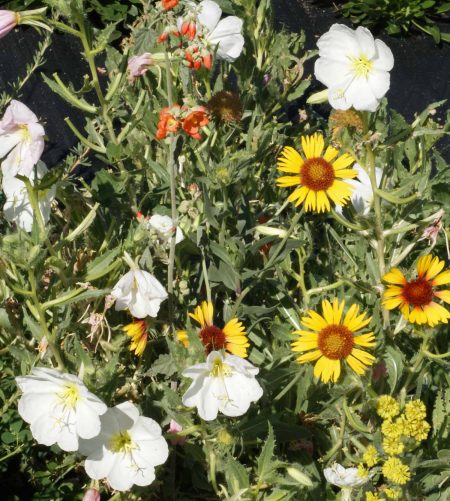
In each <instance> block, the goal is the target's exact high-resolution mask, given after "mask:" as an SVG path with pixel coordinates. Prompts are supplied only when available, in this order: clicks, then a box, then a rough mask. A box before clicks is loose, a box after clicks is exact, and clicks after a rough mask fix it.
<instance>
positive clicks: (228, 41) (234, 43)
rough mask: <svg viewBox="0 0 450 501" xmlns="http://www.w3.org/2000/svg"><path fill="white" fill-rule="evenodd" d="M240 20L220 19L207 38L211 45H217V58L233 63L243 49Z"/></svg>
mask: <svg viewBox="0 0 450 501" xmlns="http://www.w3.org/2000/svg"><path fill="white" fill-rule="evenodd" d="M241 30H242V19H239V18H238V17H236V16H228V17H226V18H225V19H222V20H221V21H220V23H219V24H218V25H217V28H216V29H215V30H214V31H213V32H212V33H211V34H210V35H209V36H208V41H209V43H211V45H218V46H219V47H218V49H217V57H219V58H220V59H223V60H225V61H229V62H233V61H235V60H236V59H237V58H238V57H239V56H240V55H241V52H242V49H243V47H244V43H245V42H244V37H243V36H242V35H241Z"/></svg>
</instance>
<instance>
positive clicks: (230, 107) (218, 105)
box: [206, 90, 242, 123]
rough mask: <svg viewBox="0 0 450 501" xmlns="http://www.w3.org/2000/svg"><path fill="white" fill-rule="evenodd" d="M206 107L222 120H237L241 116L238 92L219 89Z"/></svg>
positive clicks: (229, 121)
mask: <svg viewBox="0 0 450 501" xmlns="http://www.w3.org/2000/svg"><path fill="white" fill-rule="evenodd" d="M206 107H207V108H208V110H209V111H210V112H211V113H213V114H214V116H215V117H217V118H218V119H219V120H221V121H222V122H228V123H231V122H239V121H240V120H241V118H242V103H241V100H240V98H239V96H238V94H236V93H235V92H231V91H229V90H221V91H220V92H217V94H214V96H213V97H212V98H211V99H210V100H209V101H208V104H207V105H206Z"/></svg>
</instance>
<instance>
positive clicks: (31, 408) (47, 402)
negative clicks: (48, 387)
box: [18, 392, 57, 423]
mask: <svg viewBox="0 0 450 501" xmlns="http://www.w3.org/2000/svg"><path fill="white" fill-rule="evenodd" d="M56 403H57V400H56V397H55V394H54V393H53V392H52V393H37V394H33V393H25V394H23V395H22V396H21V397H20V400H19V404H18V411H19V414H20V416H21V417H22V419H23V420H24V421H26V422H27V423H32V422H33V421H35V420H37V419H38V418H39V417H40V416H42V415H43V414H45V415H47V416H48V415H49V413H50V412H51V410H52V408H53V407H54V406H55V405H56Z"/></svg>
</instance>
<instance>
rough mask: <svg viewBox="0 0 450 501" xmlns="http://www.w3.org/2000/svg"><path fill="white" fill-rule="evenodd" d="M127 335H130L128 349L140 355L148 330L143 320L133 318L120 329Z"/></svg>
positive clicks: (145, 343) (143, 349)
mask: <svg viewBox="0 0 450 501" xmlns="http://www.w3.org/2000/svg"><path fill="white" fill-rule="evenodd" d="M122 330H123V331H124V332H125V333H126V334H127V336H130V337H131V344H130V351H134V353H135V355H137V356H138V357H140V356H142V355H143V353H144V351H145V347H146V346H147V340H148V332H147V324H146V322H145V320H134V321H133V322H131V323H130V324H128V325H125V326H124V327H123V329H122Z"/></svg>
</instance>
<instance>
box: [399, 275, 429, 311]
mask: <svg viewBox="0 0 450 501" xmlns="http://www.w3.org/2000/svg"><path fill="white" fill-rule="evenodd" d="M402 294H403V297H404V299H405V301H406V302H407V303H408V304H411V305H413V306H425V305H427V304H429V303H431V301H432V299H433V288H432V287H431V285H430V282H428V280H426V279H425V278H418V279H416V280H411V282H407V283H406V284H405V285H404V286H403V293H402Z"/></svg>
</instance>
